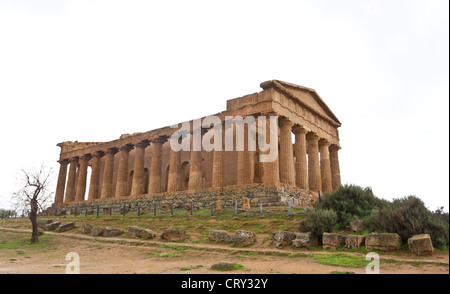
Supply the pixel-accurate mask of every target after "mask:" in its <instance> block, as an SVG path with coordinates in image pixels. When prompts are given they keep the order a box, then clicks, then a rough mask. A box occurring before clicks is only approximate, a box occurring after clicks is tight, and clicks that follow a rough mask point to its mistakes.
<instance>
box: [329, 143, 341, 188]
mask: <svg viewBox="0 0 450 294" xmlns="http://www.w3.org/2000/svg"><path fill="white" fill-rule="evenodd" d="M338 150H339V146H337V145H331V146H330V168H331V182H332V188H333V190H335V189H337V188H339V186H340V185H341V171H340V168H339V157H338Z"/></svg>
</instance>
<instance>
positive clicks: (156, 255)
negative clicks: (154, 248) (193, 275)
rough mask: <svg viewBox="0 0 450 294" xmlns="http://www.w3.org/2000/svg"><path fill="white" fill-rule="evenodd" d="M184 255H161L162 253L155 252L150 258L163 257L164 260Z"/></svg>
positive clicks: (170, 253) (169, 253)
mask: <svg viewBox="0 0 450 294" xmlns="http://www.w3.org/2000/svg"><path fill="white" fill-rule="evenodd" d="M181 256H182V254H180V253H172V252H168V253H160V252H154V253H153V254H152V255H151V256H150V257H162V258H173V257H181Z"/></svg>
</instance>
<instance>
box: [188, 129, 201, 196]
mask: <svg viewBox="0 0 450 294" xmlns="http://www.w3.org/2000/svg"><path fill="white" fill-rule="evenodd" d="M190 137H191V138H190V139H191V159H190V162H189V166H190V170H189V187H188V189H189V190H195V189H201V188H202V187H203V180H202V176H203V174H202V152H201V151H194V150H193V149H194V143H193V140H194V136H193V134H191V135H190Z"/></svg>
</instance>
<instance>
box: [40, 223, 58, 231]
mask: <svg viewBox="0 0 450 294" xmlns="http://www.w3.org/2000/svg"><path fill="white" fill-rule="evenodd" d="M59 225H61V222H53V223H49V224H46V225H45V227H44V229H45V230H46V231H54V230H56V228H58V227H59Z"/></svg>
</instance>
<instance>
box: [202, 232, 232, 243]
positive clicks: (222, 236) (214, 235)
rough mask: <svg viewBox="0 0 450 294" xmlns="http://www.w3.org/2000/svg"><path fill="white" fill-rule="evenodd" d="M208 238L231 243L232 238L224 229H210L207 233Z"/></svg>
mask: <svg viewBox="0 0 450 294" xmlns="http://www.w3.org/2000/svg"><path fill="white" fill-rule="evenodd" d="M208 239H209V240H210V241H214V242H217V243H232V242H233V238H232V237H231V236H230V235H229V234H228V232H227V231H224V230H212V231H210V232H209V234H208Z"/></svg>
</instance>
